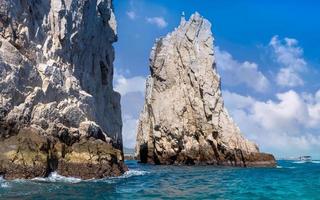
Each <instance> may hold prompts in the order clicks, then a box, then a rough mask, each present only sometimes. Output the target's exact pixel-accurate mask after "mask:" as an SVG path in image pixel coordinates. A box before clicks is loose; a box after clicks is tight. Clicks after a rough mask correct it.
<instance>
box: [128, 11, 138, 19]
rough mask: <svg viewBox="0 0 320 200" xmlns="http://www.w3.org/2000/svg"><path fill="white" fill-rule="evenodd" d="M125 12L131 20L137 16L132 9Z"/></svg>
mask: <svg viewBox="0 0 320 200" xmlns="http://www.w3.org/2000/svg"><path fill="white" fill-rule="evenodd" d="M126 14H127V16H128V17H129V19H131V20H134V19H136V17H137V15H136V13H135V12H134V11H128V12H126Z"/></svg>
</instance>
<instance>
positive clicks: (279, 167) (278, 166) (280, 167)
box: [277, 165, 297, 169]
mask: <svg viewBox="0 0 320 200" xmlns="http://www.w3.org/2000/svg"><path fill="white" fill-rule="evenodd" d="M277 168H278V169H295V168H297V167H283V166H280V165H277Z"/></svg>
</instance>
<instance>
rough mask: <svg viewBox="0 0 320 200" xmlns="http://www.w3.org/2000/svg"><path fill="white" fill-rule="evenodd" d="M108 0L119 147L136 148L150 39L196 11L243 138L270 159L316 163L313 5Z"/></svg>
mask: <svg viewBox="0 0 320 200" xmlns="http://www.w3.org/2000/svg"><path fill="white" fill-rule="evenodd" d="M314 2H316V1H313V2H312V1H308V0H307V1H298V0H290V1H289V0H282V1H275V0H274V1H249V0H244V1H241V2H240V1H236V0H227V1H218V0H201V1H200V0H152V1H151V0H115V1H114V8H115V14H116V18H117V22H118V38H119V39H118V42H117V43H115V44H114V47H115V52H116V59H115V62H114V66H115V74H114V87H115V90H116V91H118V92H120V93H121V95H122V99H121V105H122V117H123V138H124V146H126V147H129V148H133V147H134V145H135V137H136V125H137V122H138V118H139V114H140V112H141V110H142V106H143V103H144V90H145V79H146V77H147V76H148V75H149V74H150V72H149V54H150V52H151V48H152V46H153V44H154V42H155V40H156V39H157V38H159V37H163V36H165V35H166V34H167V33H169V32H171V31H173V30H174V28H175V27H177V26H178V25H179V22H180V17H181V13H182V12H184V13H185V15H186V18H189V16H190V15H191V14H192V13H194V12H196V11H197V12H199V13H200V14H201V15H202V16H203V17H204V18H206V19H208V20H209V21H210V22H211V23H212V32H213V35H214V39H215V41H214V45H215V58H216V62H217V70H218V73H219V74H220V76H221V81H222V93H223V98H224V100H225V106H226V107H227V109H228V111H229V113H230V115H231V116H232V118H233V119H234V121H235V122H236V123H237V124H238V126H239V127H240V129H241V131H242V133H243V135H244V136H245V137H247V138H248V139H250V140H253V141H254V142H256V143H257V144H258V145H259V147H260V150H261V151H263V152H270V153H273V154H274V155H275V156H276V157H277V158H283V157H285V158H288V157H296V156H300V155H311V156H313V157H314V158H319V159H320V48H319V46H320V20H319V19H320V12H318V9H319V7H320V2H316V3H314Z"/></svg>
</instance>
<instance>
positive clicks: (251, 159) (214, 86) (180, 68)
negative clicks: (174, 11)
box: [136, 13, 275, 166]
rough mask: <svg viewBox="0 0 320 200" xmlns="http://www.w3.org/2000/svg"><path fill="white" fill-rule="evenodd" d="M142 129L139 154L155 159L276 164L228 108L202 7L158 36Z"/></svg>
mask: <svg viewBox="0 0 320 200" xmlns="http://www.w3.org/2000/svg"><path fill="white" fill-rule="evenodd" d="M150 71H151V76H149V77H148V80H147V86H146V97H145V105H144V108H143V111H142V113H141V115H140V121H139V125H138V132H137V146H136V156H137V158H138V159H139V160H140V161H141V162H147V163H155V164H214V165H234V166H250V165H255V166H259V165H263V166H265V165H268V166H272V165H275V161H274V158H273V156H272V155H269V154H262V153H259V150H258V147H257V145H256V144H254V143H252V142H250V141H248V140H247V139H245V138H244V137H243V136H242V135H241V132H240V129H239V128H238V127H237V126H236V124H235V123H234V122H233V121H232V119H231V118H230V117H229V115H228V112H227V110H226V109H225V108H224V103H223V99H222V96H221V89H220V77H219V75H218V74H217V71H216V66H215V58H214V49H213V36H212V33H211V24H210V22H209V21H207V20H206V19H203V18H202V17H201V16H200V15H199V14H198V13H196V14H194V15H192V16H191V18H190V20H189V21H186V20H185V19H184V18H182V20H181V23H180V25H179V27H178V28H177V29H175V30H174V31H173V32H172V33H169V34H168V35H167V36H166V37H164V38H161V39H159V40H157V42H156V44H155V45H154V47H153V49H152V52H151V56H150Z"/></svg>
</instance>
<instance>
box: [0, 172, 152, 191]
mask: <svg viewBox="0 0 320 200" xmlns="http://www.w3.org/2000/svg"><path fill="white" fill-rule="evenodd" d="M148 173H150V172H147V171H140V170H129V171H127V172H125V173H124V174H123V175H121V176H118V177H111V178H110V177H108V178H103V179H89V180H83V179H80V178H75V177H66V176H62V175H59V174H58V173H57V172H52V173H51V174H50V175H49V176H48V177H46V178H43V177H37V178H33V179H31V181H36V182H52V183H56V182H62V183H79V182H82V181H83V182H100V181H101V182H114V181H116V180H118V179H127V178H130V177H134V176H143V175H145V174H148ZM28 181H30V180H27V179H15V180H13V182H20V183H22V182H28ZM0 186H1V187H2V188H6V187H9V182H7V181H6V180H5V179H3V177H0Z"/></svg>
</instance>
